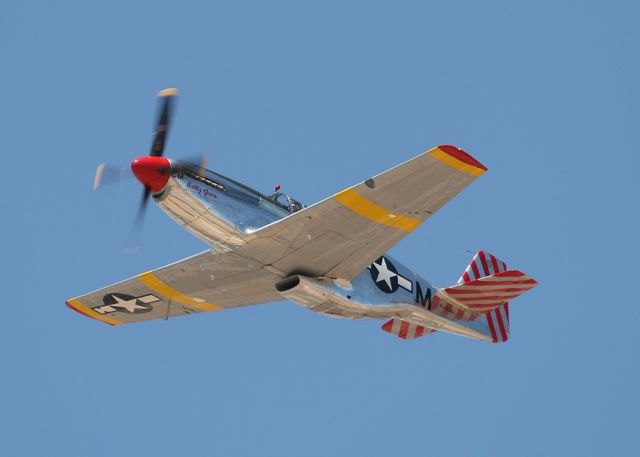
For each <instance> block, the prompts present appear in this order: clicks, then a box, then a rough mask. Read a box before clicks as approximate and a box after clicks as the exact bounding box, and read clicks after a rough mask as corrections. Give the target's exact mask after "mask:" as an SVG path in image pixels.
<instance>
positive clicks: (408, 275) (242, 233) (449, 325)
mask: <svg viewBox="0 0 640 457" xmlns="http://www.w3.org/2000/svg"><path fill="white" fill-rule="evenodd" d="M154 199H155V201H156V203H157V204H158V205H159V206H160V207H161V208H162V209H163V210H164V211H165V212H166V213H167V214H168V215H169V216H171V218H173V219H174V220H175V221H176V222H177V223H178V224H180V225H181V226H182V227H184V228H185V229H186V230H187V231H189V232H191V233H192V234H193V235H195V236H196V237H198V238H200V239H201V240H203V241H204V242H205V243H207V244H209V245H210V246H211V247H212V248H213V249H214V250H217V251H236V252H237V251H238V248H241V247H243V246H245V245H246V244H247V243H248V242H249V241H251V240H255V239H256V237H259V236H260V232H259V229H260V228H262V227H265V226H267V225H269V224H272V223H273V222H276V221H278V220H281V219H283V218H286V217H288V216H290V215H291V214H292V213H291V212H290V210H289V209H287V208H286V207H284V206H282V205H279V204H278V203H276V202H274V201H273V200H272V199H271V198H269V197H268V196H266V195H263V194H261V193H259V192H257V191H255V190H253V189H251V188H249V187H246V186H244V185H242V184H240V183H238V182H236V181H233V180H231V179H229V178H227V177H225V176H222V175H219V174H217V173H214V172H211V171H203V172H202V173H200V174H195V173H186V172H180V173H174V174H173V175H172V176H171V178H169V181H168V183H167V185H166V186H165V188H164V189H163V190H162V191H161V192H159V193H158V194H156V195H154ZM382 258H384V259H385V262H386V264H385V267H387V266H389V267H393V270H394V274H397V277H396V279H397V283H396V282H394V283H393V284H390V283H387V285H386V286H385V282H384V280H380V281H376V279H379V276H378V271H377V270H376V268H378V267H375V268H374V265H373V264H372V266H371V267H368V268H366V269H365V270H363V271H362V272H361V273H360V274H358V275H357V276H355V277H354V278H351V279H350V280H346V279H343V278H327V277H307V276H305V275H301V274H300V272H298V271H280V270H278V271H277V273H278V274H279V275H280V276H282V278H283V280H282V281H279V282H278V283H277V284H274V288H276V289H277V290H278V291H279V292H280V293H281V295H282V297H283V298H284V299H288V300H291V301H293V302H295V303H297V304H299V305H301V306H304V307H306V308H308V309H310V310H312V311H315V312H318V313H322V314H325V315H328V316H332V317H341V318H349V319H385V318H400V319H403V320H405V321H408V322H411V323H414V324H416V325H421V326H424V327H427V328H431V329H435V330H441V331H446V332H450V333H455V334H460V335H464V336H468V337H472V338H477V339H480V340H484V341H490V340H491V339H490V338H489V337H487V336H486V335H485V334H484V333H481V332H480V331H478V330H479V329H478V330H476V329H474V327H476V325H477V324H476V323H474V322H469V321H465V322H459V321H452V320H449V319H447V318H445V317H443V316H440V315H438V314H436V313H434V312H432V311H431V310H430V308H431V307H430V299H429V297H432V296H435V294H436V292H437V289H436V288H435V287H434V286H432V284H431V283H429V281H427V280H426V279H424V278H422V277H420V276H419V275H417V274H416V273H415V272H413V271H412V270H410V269H408V268H407V267H405V266H404V265H403V264H402V263H400V262H399V261H397V260H395V259H393V258H392V257H390V256H387V255H385V256H383V257H381V259H382ZM254 260H255V259H254ZM272 268H273V267H272ZM387 286H389V287H387ZM390 286H393V287H390Z"/></svg>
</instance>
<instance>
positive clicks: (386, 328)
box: [382, 319, 393, 333]
mask: <svg viewBox="0 0 640 457" xmlns="http://www.w3.org/2000/svg"><path fill="white" fill-rule="evenodd" d="M392 327H393V319H391V320H390V321H387V322H385V323H384V325H383V326H382V330H384V331H385V332H389V333H391V329H392Z"/></svg>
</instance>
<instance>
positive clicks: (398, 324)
mask: <svg viewBox="0 0 640 457" xmlns="http://www.w3.org/2000/svg"><path fill="white" fill-rule="evenodd" d="M382 330H384V331H385V332H389V333H391V334H393V335H396V336H399V337H400V338H402V339H403V340H413V339H416V338H420V337H421V336H424V335H428V334H429V333H433V332H435V330H432V329H430V328H426V327H422V326H421V325H415V324H411V323H409V322H405V321H401V320H400V319H391V320H390V321H387V322H385V323H384V325H383V326H382Z"/></svg>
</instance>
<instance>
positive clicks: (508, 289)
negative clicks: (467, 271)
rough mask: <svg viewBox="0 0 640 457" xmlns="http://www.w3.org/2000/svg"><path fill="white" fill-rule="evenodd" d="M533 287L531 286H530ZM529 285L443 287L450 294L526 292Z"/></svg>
mask: <svg viewBox="0 0 640 457" xmlns="http://www.w3.org/2000/svg"><path fill="white" fill-rule="evenodd" d="M531 287H533V286H531ZM531 287H518V288H516V287H506V288H504V289H485V288H482V287H477V288H473V289H445V292H447V293H448V294H451V295H465V294H481V293H492V294H493V293H496V294H499V293H504V292H526V291H527V290H530V289H531Z"/></svg>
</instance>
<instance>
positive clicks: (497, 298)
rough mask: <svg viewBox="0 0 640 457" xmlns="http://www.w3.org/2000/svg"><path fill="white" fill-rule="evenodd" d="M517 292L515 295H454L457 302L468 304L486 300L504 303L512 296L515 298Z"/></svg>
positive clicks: (486, 304)
mask: <svg viewBox="0 0 640 457" xmlns="http://www.w3.org/2000/svg"><path fill="white" fill-rule="evenodd" d="M518 295H519V294H516V295H502V296H501V295H493V296H491V295H489V296H486V297H456V300H458V301H459V302H462V303H467V304H469V305H471V304H472V303H478V302H486V301H487V300H495V302H496V304H497V303H505V302H508V301H509V300H512V299H514V298H516V297H517V296H518ZM481 305H482V306H488V305H489V304H488V303H481Z"/></svg>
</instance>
